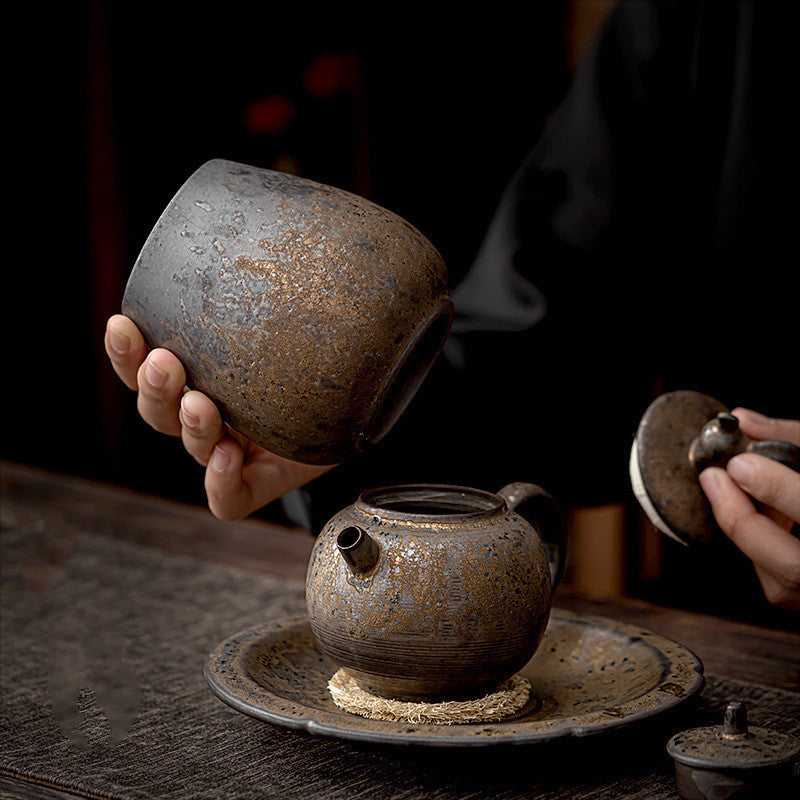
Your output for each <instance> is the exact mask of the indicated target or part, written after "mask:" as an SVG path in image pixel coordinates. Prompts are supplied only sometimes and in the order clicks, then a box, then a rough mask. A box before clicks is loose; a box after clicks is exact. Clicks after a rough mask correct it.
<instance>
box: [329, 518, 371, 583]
mask: <svg viewBox="0 0 800 800" xmlns="http://www.w3.org/2000/svg"><path fill="white" fill-rule="evenodd" d="M336 546H337V547H338V548H339V552H340V553H341V554H342V558H344V560H345V562H346V563H347V566H348V567H349V568H350V571H351V572H352V573H353V574H354V575H364V574H365V573H367V572H369V571H370V570H371V569H372V568H373V567H374V566H375V565H376V564H377V563H378V558H379V557H380V554H381V550H380V547H379V546H378V543H377V542H376V541H375V540H374V539H373V538H372V537H371V536H370V535H369V534H368V533H367V532H366V531H365V530H363V529H362V528H359V527H358V526H356V525H351V526H349V527H347V528H345V529H344V530H343V531H342V532H341V533H340V534H339V535H338V536H337V537H336Z"/></svg>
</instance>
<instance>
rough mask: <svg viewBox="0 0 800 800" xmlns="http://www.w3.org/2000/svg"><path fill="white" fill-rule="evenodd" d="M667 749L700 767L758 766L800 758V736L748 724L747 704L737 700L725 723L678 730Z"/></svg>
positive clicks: (727, 713)
mask: <svg viewBox="0 0 800 800" xmlns="http://www.w3.org/2000/svg"><path fill="white" fill-rule="evenodd" d="M667 752H668V753H669V754H670V755H671V756H672V758H674V759H675V761H677V762H678V763H680V764H686V765H687V766H690V767H696V768H700V769H712V770H726V769H757V768H763V767H777V766H780V765H782V764H787V763H789V762H791V761H792V760H793V759H795V758H797V756H798V755H800V739H797V738H796V737H794V736H791V735H790V734H788V733H781V732H780V731H776V730H773V729H772V728H762V727H748V725H747V708H746V706H745V704H744V703H742V702H733V703H729V704H728V707H727V708H726V709H725V722H724V723H723V725H722V726H719V725H717V726H711V727H707V728H694V729H692V730H687V731H682V732H681V733H676V734H675V736H673V737H672V738H671V739H670V740H669V742H668V743H667Z"/></svg>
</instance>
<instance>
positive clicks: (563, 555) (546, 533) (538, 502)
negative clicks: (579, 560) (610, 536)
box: [497, 483, 567, 592]
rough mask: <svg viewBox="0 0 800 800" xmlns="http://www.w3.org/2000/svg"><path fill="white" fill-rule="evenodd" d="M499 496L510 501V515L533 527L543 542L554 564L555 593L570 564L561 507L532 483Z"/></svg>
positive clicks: (512, 487)
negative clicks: (567, 563)
mask: <svg viewBox="0 0 800 800" xmlns="http://www.w3.org/2000/svg"><path fill="white" fill-rule="evenodd" d="M497 494H499V495H500V497H502V498H503V499H504V500H505V501H506V505H507V506H508V508H509V510H510V511H513V512H515V513H516V514H519V515H520V516H521V517H522V518H523V519H524V520H525V521H526V522H529V523H530V524H531V525H532V526H533V528H534V530H535V531H536V533H537V534H538V535H539V538H540V539H541V540H542V544H543V545H544V549H545V550H546V551H547V560H548V562H549V563H550V583H551V585H552V587H553V588H552V591H553V592H555V590H556V587H557V586H558V584H559V582H560V581H561V578H562V576H563V575H564V567H565V566H566V562H567V535H566V526H565V524H564V517H563V515H562V513H561V509H560V508H559V507H558V503H556V501H555V499H554V498H553V496H552V495H551V494H550V493H549V492H546V491H545V490H544V489H542V488H541V487H539V486H535V485H534V484H532V483H509V484H508V486H504V487H503V488H502V489H501V490H500V491H499V492H498V493H497Z"/></svg>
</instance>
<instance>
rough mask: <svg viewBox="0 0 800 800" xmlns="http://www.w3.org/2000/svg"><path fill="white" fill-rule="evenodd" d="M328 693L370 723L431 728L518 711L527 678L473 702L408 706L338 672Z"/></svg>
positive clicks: (516, 679)
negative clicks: (415, 725) (395, 723)
mask: <svg viewBox="0 0 800 800" xmlns="http://www.w3.org/2000/svg"><path fill="white" fill-rule="evenodd" d="M328 691H329V692H330V693H331V697H332V698H333V702H334V703H336V705H337V706H339V708H342V709H344V710H345V711H349V712H350V713H351V714H358V715H359V716H362V717H369V718H370V719H380V720H384V721H386V722H412V723H416V724H432V725H464V724H467V723H470V722H496V721H497V720H500V719H503V718H504V717H507V716H509V715H511V714H513V713H514V712H515V711H519V709H521V708H522V707H523V706H524V705H525V704H526V703H527V702H528V697H529V696H530V691H531V685H530V683H529V682H528V680H527V678H522V677H520V676H517V675H515V676H514V677H512V678H509V679H508V680H507V681H505V682H504V683H502V684H500V686H499V687H498V688H497V690H496V691H494V692H492V693H491V694H487V695H485V696H484V697H478V698H475V699H474V700H444V701H442V702H441V703H411V702H404V701H402V700H390V699H388V698H386V697H379V696H378V695H376V694H371V693H370V692H366V691H364V689H362V688H361V687H360V686H359V685H358V684H357V683H356V682H355V680H354V679H353V678H352V677H351V676H350V674H349V673H348V672H347V670H344V669H340V670H338V672H335V673H334V675H333V677H332V678H331V679H330V681H328Z"/></svg>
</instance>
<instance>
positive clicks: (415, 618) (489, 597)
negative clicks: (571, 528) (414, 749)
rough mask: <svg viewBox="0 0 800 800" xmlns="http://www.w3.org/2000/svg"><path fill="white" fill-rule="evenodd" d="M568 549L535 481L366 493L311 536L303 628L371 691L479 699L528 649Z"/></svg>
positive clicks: (540, 629)
mask: <svg viewBox="0 0 800 800" xmlns="http://www.w3.org/2000/svg"><path fill="white" fill-rule="evenodd" d="M564 556H565V544H564V524H563V519H562V516H561V513H560V511H559V509H558V506H557V505H556V503H555V501H554V500H553V498H552V497H551V496H550V495H549V494H547V492H545V491H544V490H542V489H540V488H539V487H537V486H534V485H532V484H527V483H516V484H511V485H509V486H506V487H505V488H503V489H502V490H501V491H500V492H498V493H497V494H492V493H490V492H484V491H479V490H477V489H468V488H464V487H454V486H436V485H416V486H399V487H389V488H383V489H374V490H370V491H367V492H365V493H363V494H362V495H361V497H360V498H359V499H358V500H357V501H356V503H354V504H353V505H352V506H349V507H348V508H346V509H344V510H343V511H340V512H339V513H338V514H337V515H336V516H334V517H333V519H332V520H331V521H330V522H329V523H328V524H327V525H326V526H325V528H324V529H323V530H322V532H321V534H320V536H319V537H318V540H317V543H316V545H315V547H314V550H313V552H312V555H311V559H310V562H309V567H308V574H307V580H306V603H307V609H308V616H309V620H310V622H311V628H312V630H313V632H314V635H315V637H316V639H317V642H318V644H319V647H320V649H321V650H322V652H323V653H325V654H326V655H327V656H328V657H329V658H330V659H332V660H333V661H334V662H335V663H337V664H338V665H339V666H343V667H346V668H347V670H348V671H349V672H350V674H351V675H352V676H353V677H354V678H355V679H356V681H357V682H358V683H359V684H360V685H361V686H362V688H364V689H367V690H368V691H371V692H373V693H375V694H379V695H382V696H384V697H393V698H397V699H411V700H418V699H427V700H430V699H433V698H436V699H442V698H446V697H458V696H470V695H472V696H477V695H479V694H481V693H485V692H487V691H489V690H490V689H492V688H494V687H495V686H496V685H498V684H499V683H501V682H502V681H503V680H505V679H506V678H508V677H510V676H511V675H513V674H514V673H515V672H517V671H518V670H519V669H520V668H521V667H522V666H524V665H525V663H526V662H527V661H528V660H529V659H530V658H531V656H532V655H533V653H534V652H535V650H536V648H537V646H538V644H539V641H540V639H541V637H542V634H543V633H544V630H545V626H546V625H547V620H548V616H549V613H550V603H551V597H552V594H553V591H554V588H555V586H556V585H557V584H558V581H559V580H560V578H561V574H562V572H563V566H564Z"/></svg>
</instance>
